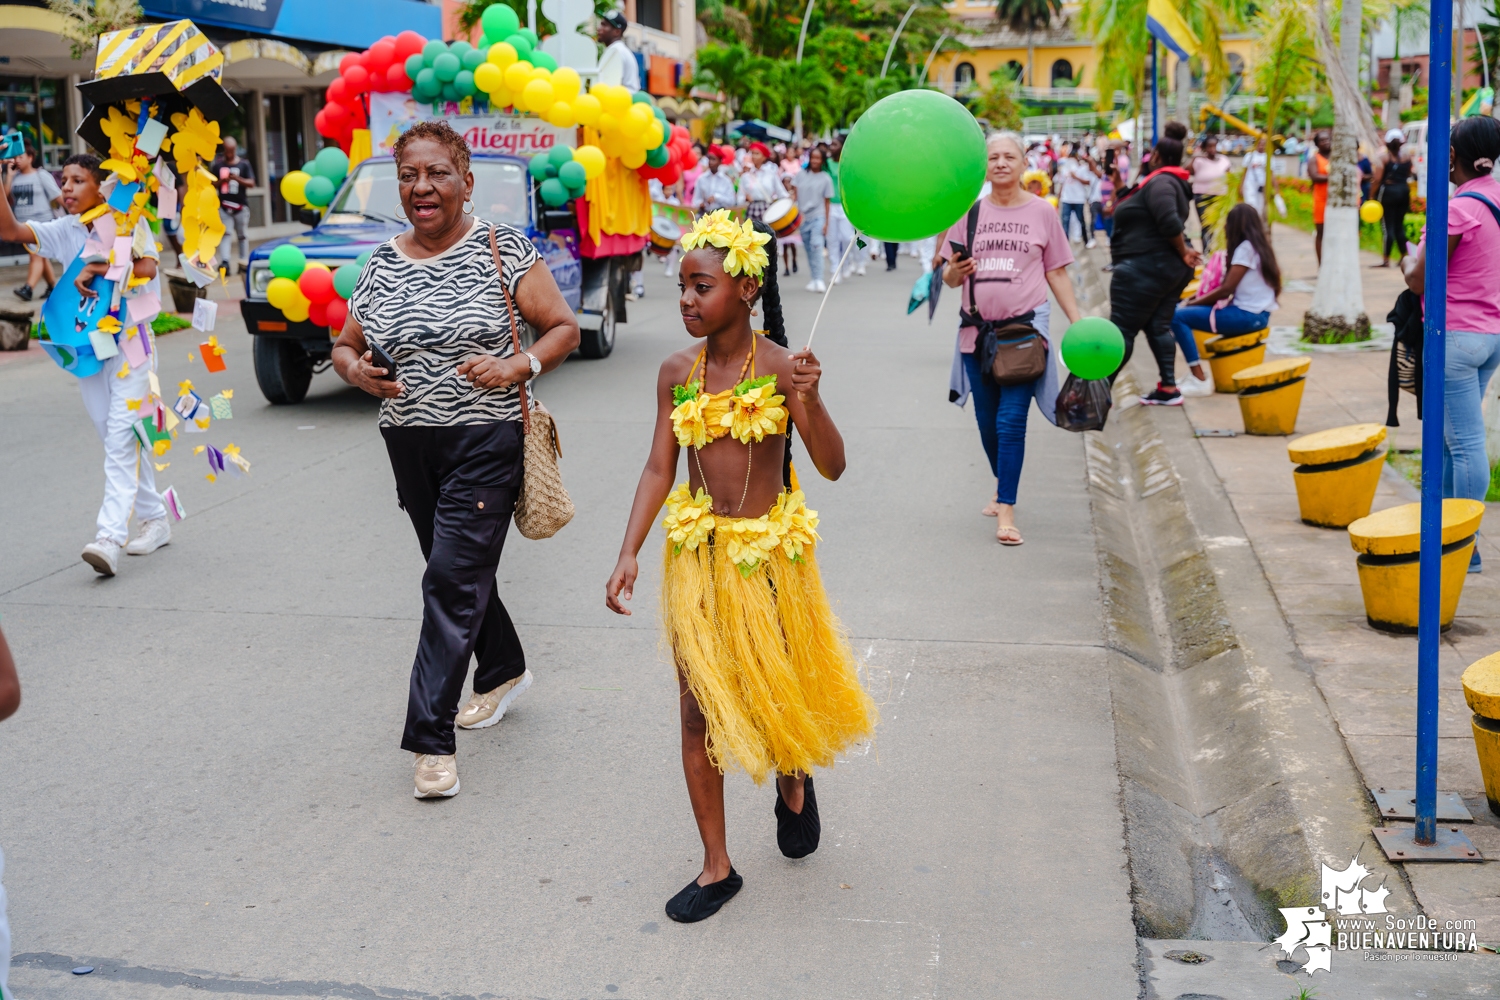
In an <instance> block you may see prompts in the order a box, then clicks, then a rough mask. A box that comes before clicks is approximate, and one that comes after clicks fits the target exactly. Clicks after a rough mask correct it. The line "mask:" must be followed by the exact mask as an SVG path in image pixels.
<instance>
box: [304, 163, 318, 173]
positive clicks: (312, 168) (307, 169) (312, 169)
mask: <svg viewBox="0 0 1500 1000" xmlns="http://www.w3.org/2000/svg"><path fill="white" fill-rule="evenodd" d="M302 172H303V173H304V174H307V175H308V176H309V177H311V176H312V175H313V174H316V173H317V172H318V161H317V160H308V161H307V162H306V163H304V164H302Z"/></svg>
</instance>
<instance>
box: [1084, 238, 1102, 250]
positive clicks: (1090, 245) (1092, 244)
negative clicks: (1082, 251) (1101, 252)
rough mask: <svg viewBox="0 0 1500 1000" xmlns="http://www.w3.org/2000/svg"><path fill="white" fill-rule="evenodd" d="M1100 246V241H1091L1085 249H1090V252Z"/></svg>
mask: <svg viewBox="0 0 1500 1000" xmlns="http://www.w3.org/2000/svg"><path fill="white" fill-rule="evenodd" d="M1098 245H1099V241H1098V240H1089V241H1088V242H1087V243H1085V244H1084V247H1085V248H1086V249H1088V250H1092V249H1094V247H1096V246H1098Z"/></svg>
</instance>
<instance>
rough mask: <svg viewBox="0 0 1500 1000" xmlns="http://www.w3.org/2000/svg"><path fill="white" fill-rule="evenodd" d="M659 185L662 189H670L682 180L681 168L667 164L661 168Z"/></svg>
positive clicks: (673, 164)
mask: <svg viewBox="0 0 1500 1000" xmlns="http://www.w3.org/2000/svg"><path fill="white" fill-rule="evenodd" d="M660 180H661V183H662V186H663V187H671V186H672V185H673V184H676V183H677V182H678V181H680V180H682V168H681V167H679V166H678V165H677V164H675V163H668V164H667V165H666V166H665V167H662V168H661V178H660Z"/></svg>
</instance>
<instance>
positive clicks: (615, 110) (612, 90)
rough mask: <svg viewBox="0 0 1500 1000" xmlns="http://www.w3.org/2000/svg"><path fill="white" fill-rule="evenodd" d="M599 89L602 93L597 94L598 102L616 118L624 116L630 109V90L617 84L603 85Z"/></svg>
mask: <svg viewBox="0 0 1500 1000" xmlns="http://www.w3.org/2000/svg"><path fill="white" fill-rule="evenodd" d="M600 89H602V90H603V91H604V93H602V94H600V95H598V97H599V103H600V104H602V105H604V110H605V111H608V112H609V113H610V114H612V115H614V116H615V117H616V118H624V117H625V115H626V113H627V112H628V111H629V110H630V91H628V90H626V89H625V88H624V87H619V86H604V87H601V88H600ZM648 113H649V112H648ZM652 117H655V116H654V115H653V116H652Z"/></svg>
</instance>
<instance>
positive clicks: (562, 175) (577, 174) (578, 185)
mask: <svg viewBox="0 0 1500 1000" xmlns="http://www.w3.org/2000/svg"><path fill="white" fill-rule="evenodd" d="M648 159H649V157H648ZM557 179H558V180H560V181H562V182H563V187H565V188H567V189H568V190H569V191H581V190H583V188H584V186H585V185H586V184H588V182H589V178H588V174H587V173H585V172H584V169H583V164H582V163H578V162H576V161H569V162H567V163H564V164H563V165H562V166H560V167H558V168H557Z"/></svg>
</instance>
